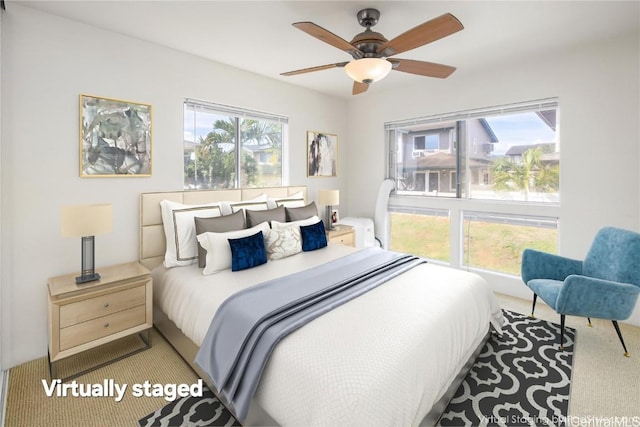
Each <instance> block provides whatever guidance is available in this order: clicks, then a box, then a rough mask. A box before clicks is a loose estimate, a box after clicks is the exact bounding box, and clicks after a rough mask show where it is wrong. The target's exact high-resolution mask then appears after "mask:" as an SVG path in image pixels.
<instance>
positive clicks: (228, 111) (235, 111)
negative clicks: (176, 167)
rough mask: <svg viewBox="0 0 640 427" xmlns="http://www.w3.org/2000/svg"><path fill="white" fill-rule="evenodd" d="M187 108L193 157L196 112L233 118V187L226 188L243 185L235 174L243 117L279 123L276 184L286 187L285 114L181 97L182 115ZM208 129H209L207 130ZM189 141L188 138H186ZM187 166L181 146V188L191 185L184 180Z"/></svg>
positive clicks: (184, 119)
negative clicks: (190, 118)
mask: <svg viewBox="0 0 640 427" xmlns="http://www.w3.org/2000/svg"><path fill="white" fill-rule="evenodd" d="M188 109H191V110H192V111H193V114H194V118H193V121H194V125H193V130H194V136H193V139H194V140H193V141H192V143H193V144H194V151H193V153H192V155H193V156H194V157H196V154H195V153H196V150H195V147H196V146H197V144H198V142H197V139H198V135H196V134H195V130H196V128H197V127H196V121H197V117H196V115H197V112H198V111H201V112H202V113H208V114H214V115H218V116H225V117H228V118H233V119H234V121H235V141H236V142H235V147H234V158H235V169H234V170H235V172H234V173H233V175H234V176H233V186H229V187H226V188H228V189H234V188H243V187H242V185H241V183H242V176H243V174H242V173H238V171H241V170H242V152H243V141H242V138H241V136H242V129H241V126H240V123H241V121H242V120H257V121H270V122H274V123H278V124H280V126H281V128H280V135H281V141H280V184H279V186H285V185H288V183H289V164H288V158H289V156H288V140H289V127H288V123H289V118H288V117H287V116H284V115H280V114H275V113H269V112H264V111H258V110H252V109H249V108H243V107H234V106H230V105H224V104H217V103H214V102H209V101H203V100H200V99H194V98H185V99H184V100H183V114H185V115H186V112H187V111H188ZM185 125H186V117H183V134H184V133H185V132H186V131H187V128H186V126H185ZM210 131H211V130H209V132H210ZM183 140H184V142H187V140H186V139H183ZM184 142H183V147H184ZM189 142H191V141H189ZM258 163H259V164H262V163H260V162H258ZM186 166H187V162H186V156H185V155H184V149H183V168H182V169H183V188H184V189H192V188H190V186H189V185H188V184H187V181H186V171H185V168H186ZM264 187H273V185H272V184H268V185H266V186H264ZM252 188H263V187H262V186H255V187H252ZM195 189H196V190H198V189H200V188H195ZM202 189H203V190H210V189H211V188H202Z"/></svg>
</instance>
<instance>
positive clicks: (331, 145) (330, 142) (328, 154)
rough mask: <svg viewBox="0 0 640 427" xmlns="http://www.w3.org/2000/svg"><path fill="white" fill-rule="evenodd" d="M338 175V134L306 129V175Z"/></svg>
mask: <svg viewBox="0 0 640 427" xmlns="http://www.w3.org/2000/svg"><path fill="white" fill-rule="evenodd" d="M336 176H338V135H335V134H331V133H327V132H315V131H307V177H336Z"/></svg>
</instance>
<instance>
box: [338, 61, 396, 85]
mask: <svg viewBox="0 0 640 427" xmlns="http://www.w3.org/2000/svg"><path fill="white" fill-rule="evenodd" d="M391 67H392V65H391V62H389V61H387V60H386V59H382V58H362V59H356V60H355V61H351V62H349V63H348V64H347V65H345V67H344V71H345V72H346V73H347V75H348V76H349V77H351V78H352V79H353V80H355V81H357V82H359V83H367V84H369V83H373V82H376V81H378V80H381V79H383V78H385V77H386V75H387V74H389V72H390V71H391Z"/></svg>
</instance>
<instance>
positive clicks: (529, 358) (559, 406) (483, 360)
mask: <svg viewBox="0 0 640 427" xmlns="http://www.w3.org/2000/svg"><path fill="white" fill-rule="evenodd" d="M503 313H504V317H505V320H506V324H505V325H504V327H503V333H502V336H498V335H497V334H495V333H493V334H491V338H490V339H489V341H488V342H487V344H485V347H484V348H483V350H482V352H481V353H480V355H479V356H478V358H477V359H476V361H475V363H474V364H473V366H472V367H471V370H470V371H469V373H468V374H467V376H466V377H465V379H464V381H463V382H462V384H461V385H460V387H459V388H458V390H457V391H456V393H455V395H454V397H453V398H452V399H451V401H450V402H449V405H448V406H447V408H446V409H445V411H444V413H443V415H442V417H440V422H439V424H438V425H441V426H533V425H535V426H562V425H566V421H567V420H566V417H567V414H568V410H569V392H570V386H571V367H572V364H573V350H574V344H575V336H576V332H575V330H574V329H572V328H565V341H564V350H560V348H559V343H558V340H559V336H560V325H557V324H555V323H551V322H546V321H544V320H540V319H532V318H530V317H529V316H527V315H524V314H519V313H515V312H512V311H507V310H503Z"/></svg>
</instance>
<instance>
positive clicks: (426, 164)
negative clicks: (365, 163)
mask: <svg viewBox="0 0 640 427" xmlns="http://www.w3.org/2000/svg"><path fill="white" fill-rule="evenodd" d="M459 123H460V125H461V126H464V124H465V123H466V129H456V125H457V124H456V123H455V122H451V123H444V124H442V123H439V124H438V125H437V127H434V125H430V126H429V128H423V129H420V130H412V131H410V132H404V133H403V134H402V144H401V145H400V149H399V151H398V158H397V160H398V163H399V166H400V167H399V168H398V170H401V171H402V172H403V173H402V177H401V178H400V179H399V181H400V182H399V186H400V187H401V188H402V187H403V189H406V190H410V191H424V192H429V193H439V194H441V195H442V193H451V194H452V195H455V193H456V184H457V176H456V169H457V168H456V143H455V141H456V139H457V138H456V134H457V132H458V131H460V132H464V133H466V135H467V138H469V140H470V141H471V145H470V152H469V155H468V158H469V161H468V165H467V170H468V171H469V173H470V177H469V180H470V183H471V185H488V184H489V183H490V176H489V165H490V164H491V158H490V154H491V152H492V151H493V144H495V143H496V142H498V138H497V137H496V135H495V133H494V132H493V130H492V129H491V127H490V126H489V123H487V121H486V120H485V119H474V120H467V121H465V122H459Z"/></svg>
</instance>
